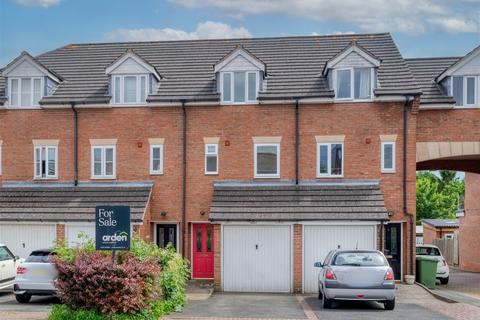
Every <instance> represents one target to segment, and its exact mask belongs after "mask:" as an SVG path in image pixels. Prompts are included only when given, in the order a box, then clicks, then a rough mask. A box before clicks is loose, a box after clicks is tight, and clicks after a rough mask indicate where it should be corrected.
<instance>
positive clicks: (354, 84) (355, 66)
mask: <svg viewBox="0 0 480 320" xmlns="http://www.w3.org/2000/svg"><path fill="white" fill-rule="evenodd" d="M380 63H381V61H380V59H378V58H377V57H375V56H374V55H373V54H371V53H370V52H369V51H367V50H366V49H365V48H363V47H361V46H360V45H358V44H357V43H356V42H355V41H354V42H352V43H351V44H350V45H349V46H347V47H346V48H345V49H343V50H342V51H340V52H339V53H338V54H337V55H335V56H334V57H333V58H332V59H330V60H328V61H327V63H326V65H325V68H324V70H323V75H324V76H326V77H327V78H328V82H329V84H330V88H332V89H333V90H334V91H335V99H336V100H355V101H368V100H372V99H373V90H374V89H375V87H376V72H377V68H379V67H380Z"/></svg>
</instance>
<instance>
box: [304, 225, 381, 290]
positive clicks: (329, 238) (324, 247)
mask: <svg viewBox="0 0 480 320" xmlns="http://www.w3.org/2000/svg"><path fill="white" fill-rule="evenodd" d="M375 230H376V229H375V226H374V225H323V226H308V225H307V226H305V227H304V235H303V243H304V250H303V254H304V257H303V279H304V283H303V289H304V291H305V292H307V293H311V292H317V291H318V273H319V270H320V269H319V268H315V267H314V266H313V264H314V263H315V262H322V263H323V261H324V260H325V257H326V255H327V254H328V252H330V250H334V249H338V248H340V249H356V248H358V249H376V234H375Z"/></svg>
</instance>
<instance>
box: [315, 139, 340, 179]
mask: <svg viewBox="0 0 480 320" xmlns="http://www.w3.org/2000/svg"><path fill="white" fill-rule="evenodd" d="M317 176H318V177H342V176H343V143H318V144H317Z"/></svg>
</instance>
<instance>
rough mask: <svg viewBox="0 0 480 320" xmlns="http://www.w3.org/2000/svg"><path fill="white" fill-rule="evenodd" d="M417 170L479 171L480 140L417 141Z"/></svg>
mask: <svg viewBox="0 0 480 320" xmlns="http://www.w3.org/2000/svg"><path fill="white" fill-rule="evenodd" d="M416 160H417V170H455V171H465V172H473V173H480V141H444V142H417V159H416Z"/></svg>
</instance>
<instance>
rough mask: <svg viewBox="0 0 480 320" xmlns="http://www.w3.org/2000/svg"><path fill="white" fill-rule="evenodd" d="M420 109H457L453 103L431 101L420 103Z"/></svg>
mask: <svg viewBox="0 0 480 320" xmlns="http://www.w3.org/2000/svg"><path fill="white" fill-rule="evenodd" d="M419 109H420V110H445V109H455V105H454V104H453V103H430V104H422V103H421V104H420V107H419Z"/></svg>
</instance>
